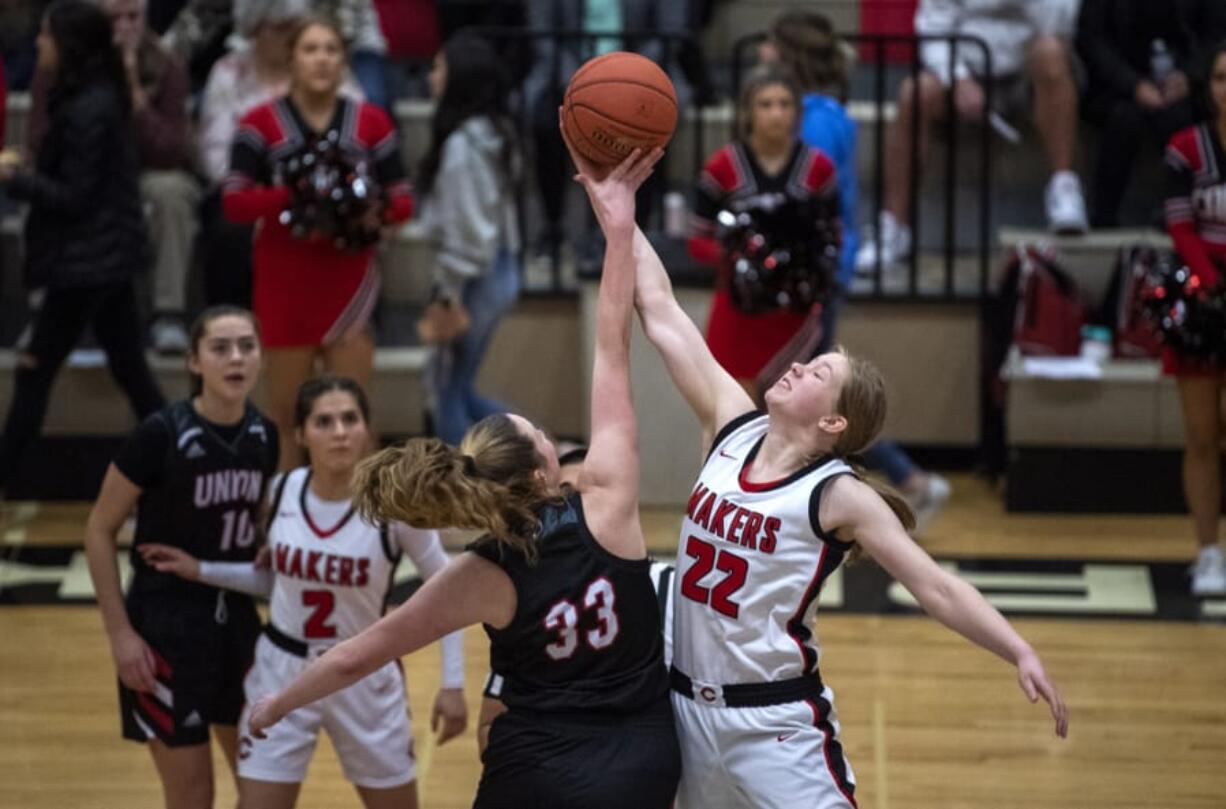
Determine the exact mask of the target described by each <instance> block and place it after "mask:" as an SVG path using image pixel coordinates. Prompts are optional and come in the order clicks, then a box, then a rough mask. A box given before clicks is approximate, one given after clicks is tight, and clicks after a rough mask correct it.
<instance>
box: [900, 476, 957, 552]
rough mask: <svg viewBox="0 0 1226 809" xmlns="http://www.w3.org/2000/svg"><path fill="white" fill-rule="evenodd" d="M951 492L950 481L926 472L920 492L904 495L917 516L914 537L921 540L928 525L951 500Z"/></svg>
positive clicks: (905, 493)
mask: <svg viewBox="0 0 1226 809" xmlns="http://www.w3.org/2000/svg"><path fill="white" fill-rule="evenodd" d="M951 491H952V489H951V488H950V485H949V481H948V480H946V479H945V478H943V477H941V476H940V475H937V474H934V473H932V472H926V473H924V484H923V485H922V486H920V487H919V488H918V490H916V491H914V492H904V493H903V499H905V500H906V501H907V505H909V506H911V511H912V513H914V514H915V530H914V531H912V532H911V533H912V535H913V536H915V537H916V538H919V537H922V536H923V535H924V532H925V531H926V530H928V525H929V524H930V523H931V522H932V520H933V518H934V517H936V515H937V513H938V512H939V511H940V510H941V509H942V508H944V506H945V503H946V502H947V501H948V500H949V495H950V493H951Z"/></svg>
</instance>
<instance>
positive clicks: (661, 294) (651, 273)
mask: <svg viewBox="0 0 1226 809" xmlns="http://www.w3.org/2000/svg"><path fill="white" fill-rule="evenodd" d="M634 267H635V283H636V286H635V305H636V306H637V307H638V312H639V319H640V320H641V321H642V323H643V331H644V332H645V333H646V334H647V339H648V341H650V342H651V344H652V345H653V346H655V348H656V350H657V351H659V352H660V356H661V357H663V359H664V364H665V366H666V367H667V368H668V373H669V376H671V377H672V378H673V383H674V384H676V386H677V389H678V390H680V391H681V395H682V396H684V397H685V400H686V401H687V402H688V403H689V405H690V408H691V409H692V410H693V411H694V414H695V415H696V416H698V421H699V423H700V424H701V425H702V447H703V453H704V454H705V453H706V452H707V450H709V449H710V446H711V441H712V439H713V438H714V437H715V434H716V433H717V432H719V429H720V428H721V427H723V426H724V425H725V424H727V423H728V422H729V421H731V420H732V419H734V418H736V417H737V416H739V415H741V414H742V413H746V412H748V411H750V410H753V408H754V404H753V400H752V399H750V398H749V394H747V393H746V392H745V390H744V388H742V387H741V385H740V383H738V382H737V381H736V380H735V379H734V378H733V377H732V375H731V374H729V373H728V372H727V371H725V370H724V369H723V367H722V366H721V365H720V364H719V363H718V362H717V361H716V359H715V357H714V355H712V354H711V349H709V348H707V342H706V340H704V339H703V336H702V333H701V332H699V331H698V327H697V326H696V325H694V321H692V320H690V316H689V315H687V314H686V313H685V310H684V309H682V308H681V305H680V304H679V303H677V298H676V297H675V296H674V295H673V284H672V282H671V281H670V280H669V278H668V272H667V271H665V269H664V264H663V262H661V261H660V257H659V256H658V255H657V254H656V251H655V248H654V247H652V246H651V243H650V242H649V241H647V237H646V236H644V235H643V232H642V231H641V230H636V231H635V234H634Z"/></svg>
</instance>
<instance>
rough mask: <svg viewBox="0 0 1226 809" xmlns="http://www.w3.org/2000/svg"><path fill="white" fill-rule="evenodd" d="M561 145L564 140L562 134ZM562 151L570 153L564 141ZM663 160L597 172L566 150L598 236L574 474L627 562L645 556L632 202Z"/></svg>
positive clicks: (590, 510) (592, 515) (602, 530)
mask: <svg viewBox="0 0 1226 809" xmlns="http://www.w3.org/2000/svg"><path fill="white" fill-rule="evenodd" d="M563 138H566V134H565V129H564V128H563ZM567 146H568V147H571V144H570V143H569V140H568V141H567ZM663 154H664V152H663V150H662V149H659V148H657V149H653V150H652V151H651V152H650V153H647V154H644V153H643V152H642V150H639V149H635V150H634V151H633V152H631V153H630V155H629V156H628V157H627V158H626V159H625V160H623V161H622V162H621V163H620V164H619V165H617V166H615V167H614V168H612V169H611V170H604V169H601V168H600V167H597V166H595V165H593V164H591V163H590V162H589V161H587V160H585V159H584V157H583V156H582V155H581V154H580V153H578V152H577V151H575V150H574V148H573V147H571V156H572V158H573V159H574V161H575V165H576V166H578V168H579V174H578V175H577V176H576V178H575V179H576V180H578V182H579V183H580V184H581V185H582V186H583V190H584V191H586V192H587V195H588V199H589V200H590V201H591V203H592V211H593V212H594V213H595V214H596V220H597V221H598V222H599V223H600V229H601V230H602V231H603V232H604V236H605V256H604V266H603V268H602V270H601V275H600V295H599V299H598V300H597V303H596V346H595V352H594V361H593V364H592V393H591V398H592V401H591V439H590V445H589V450H588V455H587V460H585V461H584V463H583V470H582V471H581V472H580V475H579V490H580V491H581V492H583V498H584V500H583V502H584V511H585V512H586V516H587V519H588V522H589V524H590V525H591V528H592V531H593V533H594V534H595V535H596V537H597V538H598V539H599V540H600V542H601V544H602V545H604V546H605V547H606V548H607V549H608V550H609V551H611V552H612V553H615V554H617V555H618V556H624V557H629V558H639V557H642V556H645V555H646V553H647V547H646V544H645V543H644V541H643V532H642V529H641V527H640V525H639V519H638V493H639V451H638V423H637V421H636V419H635V416H634V402H633V400H632V398H631V393H630V316H631V314H632V313H633V312H634V234H635V225H634V195H635V192H636V191H638V189H639V186H640V185H642V184H643V181H644V180H646V179H647V177H648V176H650V175H651V169H652V167H653V166H654V165H655V163H656V161H658V160H659V159H660V157H661V156H662V155H663Z"/></svg>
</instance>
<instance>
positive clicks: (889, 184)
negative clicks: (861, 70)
mask: <svg viewBox="0 0 1226 809" xmlns="http://www.w3.org/2000/svg"><path fill="white" fill-rule="evenodd" d="M917 92H918V93H919V117H918V118H917V117H916V115H915V108H914V106H915V94H916V93H917ZM945 92H946V90H945V88H944V87H943V86H942V85H941V82H940V80H938V79H937V77H936V76H934V75H933V74H931V73H929V72H927V71H924V72H922V73H920V74H919V80H918V82H916V81H912V80H911V78H909V77H908V78H906V79H904V80H903V83H902V86H901V87H900V88H899V90H898V116H897V117H896V118H895V119H894V123H893V125H892V126H890V127H889V129H888V130H887V131H886V145H885V149H886V152H885V163H886V165H885V208H886V210H887V211H889V212H890V213H891V214H893V215H894V217H895V218H896V219H897V220H898V221H899V222H907V221H909V220H910V218H911V138H912V134H911V133H912V131H913V130H914V129H915V128H916V127H918V136H919V154H918V157H919V170H918V172H919V173H917V174H916V179H917V180H918V179H919V176H920V173H922V172H923V166H924V163H925V160H926V158H927V156H928V144H929V143H930V141H931V140H932V124H933V122H934V121H935V120H937V119H938V118H940V117H941V116H942V114H943V112H944V103H945Z"/></svg>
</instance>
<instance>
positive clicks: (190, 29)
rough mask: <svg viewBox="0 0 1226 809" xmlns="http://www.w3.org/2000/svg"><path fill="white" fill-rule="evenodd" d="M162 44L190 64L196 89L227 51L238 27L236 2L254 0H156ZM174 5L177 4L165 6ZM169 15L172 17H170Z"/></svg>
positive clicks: (195, 89)
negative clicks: (235, 18)
mask: <svg viewBox="0 0 1226 809" xmlns="http://www.w3.org/2000/svg"><path fill="white" fill-rule="evenodd" d="M153 2H154V4H155V9H152V10H151V11H156V13H154V14H151V16H154V17H156V18H157V22H155V23H154V25H153V27H154V30H157V31H162V32H163V33H162V44H163V45H165V46H166V47H167V48H168V49H169V50H170V51H171V52H173V53H174V54H176V55H177V56H178V57H179V60H180V61H181V62H183V64H184V65H186V66H187V71H188V75H189V76H190V78H191V87H192V92H193V93H195V92H198V91H199V90H200V88H201V87H203V86H204V82H205V80H206V79H207V78H208V76H209V73H210V71H212V69H213V65H214V64H215V63H216V62H217V60H218V59H221V58H222V56H224V55H225V53H226V39H227V38H228V37H229V36H230V32H231V31H233V30H234V27H235V25H234V17H235V8H234V7H235V6H239V5H242V4H244V2H248V3H249V2H250V0H186V2H183V0H153ZM166 6H174V7H173V8H169V7H167V8H164V7H166ZM168 18H169V19H168Z"/></svg>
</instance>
